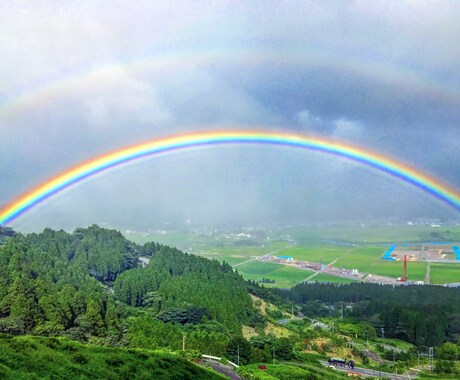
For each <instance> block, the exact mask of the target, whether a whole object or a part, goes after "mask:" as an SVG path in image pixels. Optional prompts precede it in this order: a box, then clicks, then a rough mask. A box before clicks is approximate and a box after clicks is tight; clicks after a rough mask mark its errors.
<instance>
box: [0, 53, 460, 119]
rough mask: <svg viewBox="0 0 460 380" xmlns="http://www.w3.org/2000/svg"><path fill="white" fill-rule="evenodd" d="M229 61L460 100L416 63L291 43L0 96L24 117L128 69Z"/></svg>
mask: <svg viewBox="0 0 460 380" xmlns="http://www.w3.org/2000/svg"><path fill="white" fill-rule="evenodd" d="M222 63H223V64H225V65H226V66H236V67H240V66H241V67H242V68H244V67H254V66H255V67H257V66H264V65H265V66H266V65H268V64H270V65H275V64H276V65H286V66H293V67H297V66H298V67H311V68H322V69H325V68H328V69H331V70H336V69H340V70H344V71H345V72H346V73H349V74H350V75H353V74H359V75H361V76H366V77H367V78H371V79H373V80H376V81H379V82H381V83H383V84H387V85H391V86H393V87H396V88H411V89H412V90H413V91H414V92H416V93H417V94H428V95H430V97H431V98H435V99H441V100H443V101H447V102H449V103H452V104H460V90H459V88H458V86H456V85H455V83H452V82H449V81H444V80H441V79H440V78H437V77H436V76H434V75H432V74H429V73H426V72H421V71H415V70H413V68H411V67H403V66H401V65H395V64H392V63H391V62H385V61H381V60H380V59H379V60H376V59H371V58H369V57H365V56H359V57H353V55H350V54H349V53H348V52H346V53H338V52H337V51H336V50H331V49H325V48H324V47H309V48H306V47H305V46H295V45H293V46H287V47H285V48H284V49H280V48H277V49H267V48H264V49H262V48H258V49H256V48H251V49H242V48H238V49H237V48H234V49H227V50H223V49H209V50H196V51H194V50H179V51H173V52H168V51H162V52H161V53H158V54H152V55H151V56H145V57H142V56H141V57H131V58H127V59H125V60H122V61H119V62H106V63H105V64H102V65H99V66H95V67H83V68H80V69H79V70H76V72H74V73H71V74H69V73H65V74H63V75H62V76H60V77H59V76H58V77H56V78H54V79H53V80H49V81H48V82H46V83H44V84H37V85H36V86H35V87H32V88H28V89H27V91H25V92H21V91H19V92H17V93H11V94H9V96H8V97H6V98H5V99H4V100H0V119H4V118H8V117H11V116H17V115H21V114H22V113H23V112H24V111H25V110H28V109H30V108H34V107H40V106H42V105H44V104H47V103H50V102H53V101H55V100H56V99H59V98H62V97H63V96H66V95H67V94H72V93H74V92H77V93H78V92H79V91H82V90H83V89H84V88H92V87H93V86H94V84H95V83H97V82H98V81H99V80H101V78H104V77H107V76H108V77H110V76H117V75H120V73H121V74H122V73H123V72H129V73H134V74H135V75H136V76H141V77H142V76H144V75H145V74H146V73H149V75H152V74H156V75H159V76H164V75H171V72H173V71H177V70H184V69H187V68H194V67H207V65H217V64H222Z"/></svg>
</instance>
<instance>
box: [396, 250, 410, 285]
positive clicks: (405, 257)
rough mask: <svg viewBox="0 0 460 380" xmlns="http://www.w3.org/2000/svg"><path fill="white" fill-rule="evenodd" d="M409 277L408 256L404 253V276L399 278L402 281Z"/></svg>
mask: <svg viewBox="0 0 460 380" xmlns="http://www.w3.org/2000/svg"><path fill="white" fill-rule="evenodd" d="M407 279H408V276H407V256H406V255H404V266H403V273H402V277H399V278H398V281H400V282H406V281H407Z"/></svg>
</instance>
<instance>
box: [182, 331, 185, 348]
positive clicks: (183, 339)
mask: <svg viewBox="0 0 460 380" xmlns="http://www.w3.org/2000/svg"><path fill="white" fill-rule="evenodd" d="M182 351H185V335H182Z"/></svg>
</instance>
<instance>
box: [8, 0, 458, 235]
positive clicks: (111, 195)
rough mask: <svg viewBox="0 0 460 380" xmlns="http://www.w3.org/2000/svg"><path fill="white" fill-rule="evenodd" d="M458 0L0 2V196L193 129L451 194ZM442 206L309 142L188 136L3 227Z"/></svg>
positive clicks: (439, 210) (293, 219) (356, 218)
mask: <svg viewBox="0 0 460 380" xmlns="http://www.w3.org/2000/svg"><path fill="white" fill-rule="evenodd" d="M459 16H460V3H459V2H458V1H455V0H452V1H448V0H446V1H442V2H440V1H417V0H411V1H399V0H398V1H378V0H376V1H320V2H319V1H266V2H248V1H212V2H210V1H193V2H182V1H177V2H169V1H161V2H160V1H157V2H152V1H130V2H125V1H110V2H109V1H78V2H66V1H40V2H22V1H8V0H6V1H2V2H1V4H0V56H1V57H2V59H1V60H0V146H1V149H0V160H1V161H0V162H1V165H0V207H1V206H2V205H3V206H4V205H6V204H8V203H9V202H11V201H12V200H14V199H15V198H17V197H18V196H20V195H21V194H23V193H24V192H27V191H28V190H30V189H31V188H34V187H36V186H37V185H38V184H40V183H42V182H44V181H46V180H47V179H49V178H51V177H53V176H55V175H57V174H58V173H60V172H62V171H65V170H66V169H68V168H69V167H72V166H74V165H77V164H78V163H79V162H82V161H85V160H88V159H90V158H92V157H94V156H97V155H100V154H102V153H105V152H109V151H113V150H116V149H120V148H122V147H125V146H129V145H132V144H136V143H140V142H143V141H147V140H152V139H159V138H162V137H166V136H171V135H177V134H179V135H180V134H184V133H190V132H194V131H209V130H212V131H220V130H227V129H232V130H245V129H254V128H256V129H261V128H263V129H264V130H270V131H288V132H291V133H298V134H303V135H312V136H320V137H322V138H326V139H328V140H330V141H339V142H345V143H349V144H355V145H358V146H361V147H363V148H365V149H368V150H372V151H375V152H379V153H381V154H384V155H386V156H389V157H392V158H393V159H396V160H399V161H402V162H404V163H406V164H409V165H411V166H413V167H416V168H418V169H419V170H422V171H424V172H426V173H428V174H430V175H433V176H435V177H436V178H439V179H440V180H442V181H443V182H445V183H447V184H450V185H451V186H453V187H456V188H457V189H459V188H460V165H458V164H457V163H458V162H459V159H460V150H459V137H460V71H459V70H458V68H459V67H460V44H458V37H460V23H459V22H458V18H459ZM420 217H428V218H439V219H441V220H459V215H458V212H457V211H455V210H454V209H452V208H450V207H448V206H447V205H445V204H443V203H442V202H440V201H439V200H437V199H435V198H433V197H431V196H429V195H427V194H426V193H424V192H422V191H420V190H419V189H417V188H415V187H413V186H411V185H408V184H405V183H403V182H401V181H399V180H397V179H395V178H392V177H390V176H388V175H385V174H382V173H378V172H376V171H375V170H371V169H369V168H366V167H363V166H362V165H359V164H356V163H352V162H350V161H347V160H344V159H339V158H337V157H332V156H328V155H324V154H321V153H318V152H306V151H297V150H293V149H288V148H281V147H266V146H235V145H232V146H218V147H207V148H205V147H202V148H195V149H190V150H186V151H181V152H176V153H171V154H166V155H162V156H156V157H151V158H148V159H143V160H139V161H136V162H132V163H130V164H128V165H125V166H122V167H118V168H116V169H114V170H112V171H108V172H106V173H103V174H101V175H97V176H94V177H92V178H90V179H88V180H86V181H83V182H81V183H79V184H78V185H76V186H74V187H71V188H69V189H66V190H65V191H62V192H60V193H59V194H57V195H55V196H53V197H51V198H49V199H48V200H46V201H45V202H42V203H41V204H40V205H38V206H37V207H35V208H33V209H31V210H30V211H28V212H26V213H25V214H23V215H22V216H21V217H19V218H17V219H16V220H15V221H14V222H12V223H11V226H12V227H14V228H15V229H17V230H20V231H39V230H41V229H43V228H45V227H48V226H49V227H53V228H64V229H72V228H75V227H77V226H86V225H90V224H93V223H97V224H100V225H107V226H112V227H117V228H131V229H148V228H158V227H160V226H185V225H188V226H225V225H241V226H247V225H256V224H257V225H259V224H285V223H317V222H321V223H322V222H327V223H329V222H337V221H352V222H356V223H360V222H368V221H371V220H377V219H378V220H386V219H388V218H399V219H401V220H411V219H414V218H420Z"/></svg>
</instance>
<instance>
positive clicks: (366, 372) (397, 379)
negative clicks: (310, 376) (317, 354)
mask: <svg viewBox="0 0 460 380" xmlns="http://www.w3.org/2000/svg"><path fill="white" fill-rule="evenodd" d="M321 364H323V365H325V366H329V363H328V362H326V361H321ZM335 370H336V371H342V372H355V373H359V374H360V375H361V376H369V377H379V376H380V377H385V378H387V379H391V380H410V379H415V377H414V376H408V375H395V374H394V373H388V372H382V371H380V374H379V371H374V370H372V369H367V368H359V367H355V368H353V370H351V369H350V368H348V367H335Z"/></svg>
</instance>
